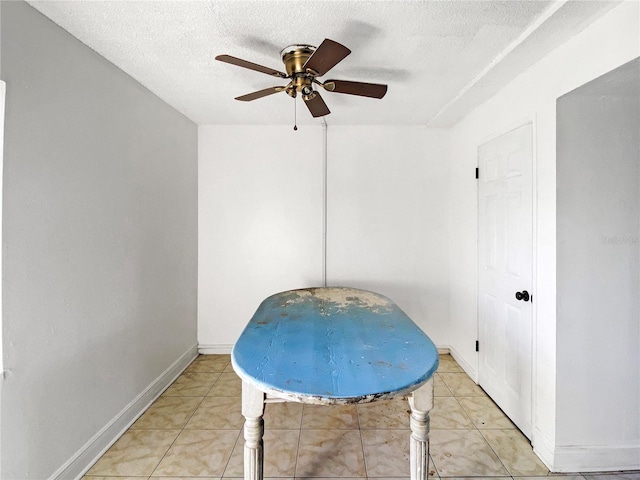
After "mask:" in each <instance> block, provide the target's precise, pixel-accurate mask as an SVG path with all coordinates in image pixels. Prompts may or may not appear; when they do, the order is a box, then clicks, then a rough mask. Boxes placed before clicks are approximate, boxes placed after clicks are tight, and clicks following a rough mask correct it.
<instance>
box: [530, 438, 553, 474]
mask: <svg viewBox="0 0 640 480" xmlns="http://www.w3.org/2000/svg"><path fill="white" fill-rule="evenodd" d="M531 446H532V447H533V453H535V454H536V455H537V456H538V458H539V459H540V460H542V463H544V464H545V466H546V467H547V468H548V469H549V470H551V471H552V472H553V471H555V470H554V469H553V456H554V453H553V452H554V445H553V443H552V442H551V440H549V439H548V438H547V436H546V435H545V434H544V433H542V432H541V431H540V430H538V429H537V428H536V429H534V430H533V435H532V437H531Z"/></svg>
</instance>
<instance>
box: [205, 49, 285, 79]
mask: <svg viewBox="0 0 640 480" xmlns="http://www.w3.org/2000/svg"><path fill="white" fill-rule="evenodd" d="M216 60H219V61H221V62H225V63H230V64H231V65H237V66H238V67H243V68H248V69H249V70H255V71H256V72H260V73H266V74H267V75H271V76H273V77H279V78H287V74H286V73H283V72H279V71H278V70H274V69H273V68H269V67H263V66H262V65H258V64H257V63H253V62H248V61H246V60H242V59H241V58H236V57H232V56H231V55H218V56H217V57H216Z"/></svg>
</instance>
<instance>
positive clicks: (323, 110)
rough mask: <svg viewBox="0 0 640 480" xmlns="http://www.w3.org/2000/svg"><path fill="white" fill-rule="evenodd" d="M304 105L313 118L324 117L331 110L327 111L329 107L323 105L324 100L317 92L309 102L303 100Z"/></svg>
mask: <svg viewBox="0 0 640 480" xmlns="http://www.w3.org/2000/svg"><path fill="white" fill-rule="evenodd" d="M304 103H305V104H306V105H307V108H308V109H309V111H310V112H311V115H313V116H314V117H324V116H325V115H329V114H330V113H331V110H329V107H327V104H326V103H324V100H323V99H322V97H321V96H320V94H319V93H318V92H315V94H314V95H313V97H312V98H310V99H309V100H305V101H304Z"/></svg>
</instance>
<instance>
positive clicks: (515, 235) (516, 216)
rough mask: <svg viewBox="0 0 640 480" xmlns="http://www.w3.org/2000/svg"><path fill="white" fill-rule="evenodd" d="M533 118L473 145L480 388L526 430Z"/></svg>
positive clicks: (528, 421)
mask: <svg viewBox="0 0 640 480" xmlns="http://www.w3.org/2000/svg"><path fill="white" fill-rule="evenodd" d="M532 131H533V129H532V125H531V124H526V125H523V126H521V127H519V128H517V129H515V130H512V131H510V132H508V133H505V134H504V135H501V136H500V137H498V138H496V139H494V140H491V141H489V142H487V143H485V144H484V145H482V146H480V147H479V148H478V167H479V185H478V209H479V211H478V214H479V217H478V327H479V328H478V330H479V379H480V385H481V386H482V388H483V389H484V390H485V391H486V392H487V393H488V394H489V395H490V396H491V398H492V399H493V400H494V401H495V402H496V403H497V404H498V405H499V406H500V408H502V410H503V411H504V412H505V413H506V414H507V415H508V416H509V418H510V419H511V420H512V421H513V422H514V423H515V424H516V425H517V426H518V428H520V430H522V432H523V433H524V434H525V435H527V436H528V437H529V438H531V396H532V394H531V365H532V357H531V351H532V350H531V342H532V301H533V298H532V297H531V295H532V291H531V287H532V263H533V257H532V252H533V248H532V242H533V239H532V236H533V235H532V177H531V169H532V159H533V141H532Z"/></svg>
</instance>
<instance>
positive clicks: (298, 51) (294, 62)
mask: <svg viewBox="0 0 640 480" xmlns="http://www.w3.org/2000/svg"><path fill="white" fill-rule="evenodd" d="M315 50H316V47H314V46H312V45H289V46H288V47H286V48H284V49H283V50H282V52H280V54H281V56H282V61H283V62H284V66H285V69H286V72H287V75H289V76H290V77H291V87H290V88H288V89H287V93H288V94H289V95H291V96H292V97H295V96H296V94H297V93H298V92H300V93H301V94H302V95H303V97H304V98H305V99H310V98H313V97H314V96H315V93H314V91H313V86H312V85H313V80H314V78H315V74H314V72H308V71H306V70H305V69H304V64H305V63H307V60H308V59H309V57H310V56H311V55H312V54H313V52H315Z"/></svg>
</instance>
